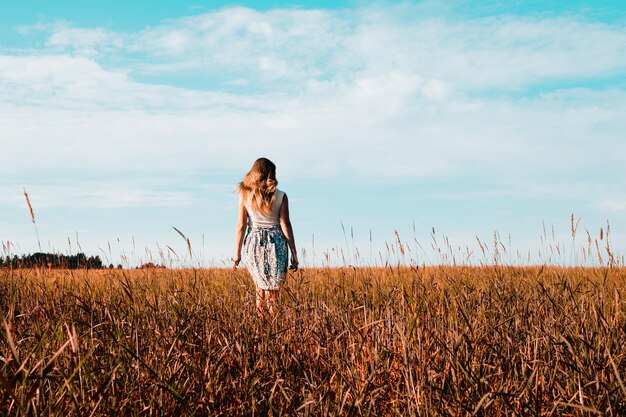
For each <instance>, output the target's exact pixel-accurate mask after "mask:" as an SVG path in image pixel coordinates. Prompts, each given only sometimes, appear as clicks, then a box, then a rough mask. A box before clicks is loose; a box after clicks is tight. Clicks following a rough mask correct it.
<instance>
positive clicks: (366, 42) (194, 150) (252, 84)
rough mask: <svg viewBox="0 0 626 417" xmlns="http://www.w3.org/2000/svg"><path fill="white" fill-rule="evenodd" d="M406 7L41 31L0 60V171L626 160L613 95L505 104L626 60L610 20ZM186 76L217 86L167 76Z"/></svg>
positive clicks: (449, 169)
mask: <svg viewBox="0 0 626 417" xmlns="http://www.w3.org/2000/svg"><path fill="white" fill-rule="evenodd" d="M407 7H408V8H409V9H410V6H403V7H398V8H394V7H391V6H390V7H387V8H384V9H383V8H376V7H372V8H362V9H357V10H342V11H321V10H272V11H268V12H258V11H254V10H251V9H247V8H241V7H238V8H228V9H224V10H221V11H218V12H213V13H207V14H203V15H199V16H192V17H188V18H183V19H177V20H171V21H167V22H164V23H163V24H162V25H159V26H156V27H152V28H146V29H145V30H142V31H140V32H135V33H115V32H110V31H107V30H103V29H98V28H96V29H88V28H81V29H72V28H69V27H68V26H67V25H65V26H51V27H48V30H52V33H51V35H50V38H49V39H48V42H47V49H44V50H43V51H42V52H41V53H40V54H37V55H30V56H29V55H23V56H9V55H4V56H0V141H1V142H0V143H1V144H2V146H3V152H2V154H0V172H15V171H16V170H25V171H33V172H35V171H36V172H40V171H42V170H64V169H66V167H72V169H77V170H88V171H91V172H133V173H136V172H144V173H152V172H157V173H164V172H187V173H189V172H200V171H202V170H206V169H223V170H231V169H239V168H240V166H241V161H242V160H245V161H248V160H251V159H253V158H255V157H256V156H257V155H259V154H261V153H262V154H268V155H273V157H274V158H276V159H278V160H280V161H281V166H282V167H283V169H284V170H286V171H288V172H290V173H292V174H293V175H294V176H300V177H309V176H321V177H324V176H326V177H328V176H330V177H332V176H337V175H350V174H355V175H359V176H369V177H390V178H401V177H417V178H420V177H432V176H439V175H456V174H460V173H468V174H479V175H482V176H485V175H494V176H498V177H504V178H508V177H510V178H516V177H518V176H529V175H530V176H533V175H562V174H563V173H576V172H578V170H579V169H580V167H586V169H588V170H589V172H590V173H592V175H595V176H597V175H600V174H598V172H600V171H601V170H602V169H603V168H604V167H606V166H617V165H618V164H619V163H623V162H624V159H625V158H626V157H625V156H623V155H626V152H624V151H625V150H626V149H624V147H625V146H626V144H624V143H623V141H622V140H621V138H623V137H624V134H625V133H626V122H624V120H623V117H621V115H622V114H624V111H626V94H625V93H624V92H623V91H622V90H619V89H615V90H607V89H605V90H599V91H592V90H581V89H578V90H575V89H567V90H555V91H552V92H550V93H546V94H543V95H537V96H535V97H530V98H525V99H514V98H507V93H509V92H511V91H514V90H516V89H523V88H527V87H532V86H533V84H534V83H540V84H541V83H549V82H551V81H552V80H559V81H564V82H568V81H571V80H575V79H576V77H590V78H594V77H596V78H603V77H608V76H609V75H610V74H614V73H616V72H618V71H621V70H623V69H624V68H625V67H626V58H624V57H625V56H626V53H623V52H626V51H625V50H624V48H625V47H626V35H625V34H624V31H623V30H622V28H621V27H619V26H616V25H613V26H611V25H605V24H598V23H589V22H584V21H580V20H575V19H566V18H561V19H544V20H540V19H539V20H537V19H535V20H533V19H529V18H513V17H510V18H502V19H493V18H488V19H475V20H468V21H464V22H459V21H448V20H445V19H443V18H426V17H415V13H406V10H407ZM592 46H593V47H592ZM59 48H62V49H63V50H65V51H67V53H65V54H61V55H59V54H57V52H58V50H59ZM70 52H71V54H70ZM128 53H131V54H133V58H132V59H130V58H128V57H127V55H126V54H128ZM137 56H139V57H140V59H137ZM137 61H138V62H139V64H137V63H135V62H137ZM168 71H169V73H167V72H168ZM159 73H163V74H165V73H167V74H166V75H167V78H164V80H163V81H162V82H161V83H156V82H155V83H147V82H141V81H139V80H141V76H142V75H143V76H148V75H149V76H151V77H157V79H158V74H159ZM189 74H195V76H198V74H201V77H200V78H201V80H205V81H206V80H209V81H210V80H212V77H217V78H218V80H217V81H219V82H217V83H215V84H214V88H203V89H193V88H181V87H174V86H171V85H167V83H166V82H165V81H166V80H168V79H171V78H172V77H173V78H175V79H176V80H185V78H186V76H187V75H189ZM202 77H205V78H202ZM200 84H202V81H200ZM209 84H210V83H209ZM210 85H213V84H210ZM233 86H238V87H240V89H238V91H240V92H239V93H238V94H233V93H223V92H220V91H219V89H220V88H229V87H230V89H231V90H232V87H233ZM481 89H486V90H488V91H495V92H496V93H498V94H493V95H492V96H489V95H487V96H481V95H479V94H477V93H476V91H478V90H481ZM608 148H610V149H612V152H611V154H610V155H608V156H607V155H604V154H605V152H604V151H603V149H608ZM603 158H604V159H603Z"/></svg>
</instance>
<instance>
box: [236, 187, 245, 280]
mask: <svg viewBox="0 0 626 417" xmlns="http://www.w3.org/2000/svg"><path fill="white" fill-rule="evenodd" d="M247 224H248V211H247V210H246V207H245V206H244V204H243V199H242V198H240V199H239V212H238V215H237V229H236V230H235V256H234V257H233V268H237V265H239V262H241V246H242V244H243V236H244V234H245V232H246V225H247Z"/></svg>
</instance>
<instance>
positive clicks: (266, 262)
mask: <svg viewBox="0 0 626 417" xmlns="http://www.w3.org/2000/svg"><path fill="white" fill-rule="evenodd" d="M277 185H278V181H276V165H274V163H272V161H270V160H269V159H267V158H259V159H257V160H256V161H255V162H254V165H252V169H250V171H249V172H248V173H247V174H246V176H245V177H244V179H243V181H241V182H240V183H239V184H238V185H237V192H238V193H239V216H238V222H237V231H236V235H235V256H234V258H233V268H236V267H237V265H239V262H240V261H241V247H242V245H243V258H244V261H245V264H246V267H247V268H248V271H249V272H250V275H252V279H253V280H254V283H255V284H256V307H257V311H258V312H259V314H263V313H264V312H265V311H269V313H270V314H272V313H273V312H274V306H275V305H276V298H277V297H276V295H277V293H278V289H279V287H280V284H281V283H282V282H283V279H284V278H285V275H286V274H287V262H288V258H289V256H288V252H287V247H289V250H290V251H291V266H290V267H289V268H290V269H291V270H293V271H297V270H298V254H297V252H296V242H295V240H294V236H293V230H292V228H291V221H290V220H289V201H288V200H287V195H286V194H285V193H284V192H283V191H280V190H279V189H277V188H276V186H277ZM246 226H247V228H248V233H247V234H246V236H245V239H244V232H245V230H246Z"/></svg>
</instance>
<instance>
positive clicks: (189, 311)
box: [0, 266, 626, 416]
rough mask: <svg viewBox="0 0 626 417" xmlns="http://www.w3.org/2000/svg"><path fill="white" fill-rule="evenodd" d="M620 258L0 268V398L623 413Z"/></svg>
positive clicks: (88, 404) (625, 361)
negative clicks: (264, 288) (252, 268)
mask: <svg viewBox="0 0 626 417" xmlns="http://www.w3.org/2000/svg"><path fill="white" fill-rule="evenodd" d="M624 295H626V270H625V269H624V268H582V267H577V268H562V267H506V266H492V267H469V266H465V267H419V268H417V267H412V268H411V267H395V268H391V267H389V268H349V267H344V268H320V269H306V270H304V271H299V272H297V273H295V274H291V275H290V276H289V278H288V280H287V282H286V285H285V286H284V288H283V290H282V292H281V296H280V304H281V308H280V311H279V312H278V313H277V314H276V315H275V316H274V317H271V318H259V317H257V314H256V312H255V308H254V288H253V284H252V282H251V280H250V279H249V278H248V276H247V274H246V272H245V271H244V270H238V271H232V270H226V269H208V270H202V269H198V270H176V269H174V270H170V269H142V270H90V271H86V270H77V271H69V270H68V271H53V270H41V269H2V270H0V312H1V314H2V320H1V321H2V323H0V325H1V328H0V362H1V365H0V415H3V416H18V415H42V416H69V415H80V416H91V415H94V416H95V415H107V416H112V415H117V416H133V415H146V416H153V415H154V416H156V415H211V416H213V415H215V416H217V415H224V416H226V415H261V416H264V415H276V416H278V415H315V416H324V415H376V416H386V415H390V416H391V415H397V416H406V415H421V416H431V415H432V416H440V415H441V416H444V415H445V416H465V415H482V416H500V415H537V416H543V415H546V416H548V415H554V416H557V415H558V416H562V415H589V416H592V415H607V416H624V415H626V306H625V304H624Z"/></svg>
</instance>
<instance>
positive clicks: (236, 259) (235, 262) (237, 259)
mask: <svg viewBox="0 0 626 417" xmlns="http://www.w3.org/2000/svg"><path fill="white" fill-rule="evenodd" d="M239 262H241V254H240V253H238V254H236V255H235V256H234V257H233V269H237V265H239Z"/></svg>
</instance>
